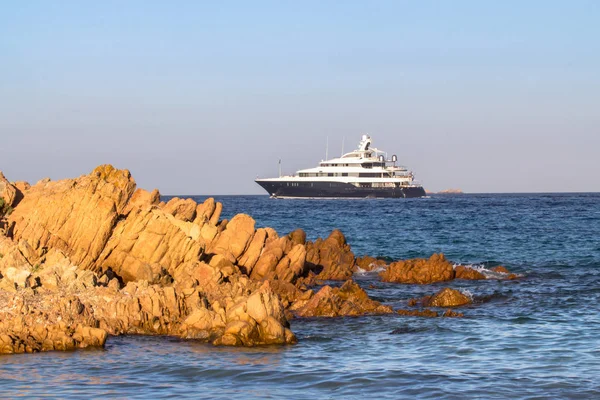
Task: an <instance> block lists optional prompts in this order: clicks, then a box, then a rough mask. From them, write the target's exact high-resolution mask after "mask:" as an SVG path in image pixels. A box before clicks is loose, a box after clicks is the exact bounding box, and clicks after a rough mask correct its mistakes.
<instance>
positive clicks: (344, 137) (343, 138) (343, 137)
mask: <svg viewBox="0 0 600 400" xmlns="http://www.w3.org/2000/svg"><path fill="white" fill-rule="evenodd" d="M345 140H346V136H342V156H343V155H344V141H345Z"/></svg>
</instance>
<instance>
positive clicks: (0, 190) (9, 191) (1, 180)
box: [0, 171, 18, 216]
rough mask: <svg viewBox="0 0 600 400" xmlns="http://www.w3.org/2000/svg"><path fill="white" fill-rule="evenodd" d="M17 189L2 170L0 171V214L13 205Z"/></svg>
mask: <svg viewBox="0 0 600 400" xmlns="http://www.w3.org/2000/svg"><path fill="white" fill-rule="evenodd" d="M17 192H18V189H17V188H15V187H14V186H13V185H12V184H11V183H10V182H9V181H8V180H7V179H6V178H5V177H4V174H3V173H2V171H0V203H1V204H0V216H1V215H2V214H3V211H4V209H8V207H11V206H13V205H14V203H15V200H16V199H17Z"/></svg>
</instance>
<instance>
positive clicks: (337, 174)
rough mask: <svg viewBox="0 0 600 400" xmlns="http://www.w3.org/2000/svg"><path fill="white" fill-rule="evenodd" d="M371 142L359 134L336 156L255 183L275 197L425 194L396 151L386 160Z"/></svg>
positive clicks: (259, 179) (410, 195)
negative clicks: (356, 140) (351, 146)
mask: <svg viewBox="0 0 600 400" xmlns="http://www.w3.org/2000/svg"><path fill="white" fill-rule="evenodd" d="M371 143H372V140H371V137H370V136H369V135H363V136H362V139H361V141H360V143H359V145H358V148H357V149H356V150H354V151H351V152H350V153H346V154H344V155H342V156H341V157H339V158H333V159H330V160H324V161H321V163H320V164H319V165H318V166H317V167H315V168H309V169H302V170H300V171H298V172H297V173H296V175H291V176H280V177H279V178H257V179H256V183H258V184H259V185H260V186H262V187H263V189H265V190H266V191H267V192H268V193H269V194H270V195H271V197H276V198H314V197H321V198H322V197H329V198H340V197H359V198H360V197H406V198H407V197H423V196H426V194H425V190H424V189H423V186H421V185H420V184H419V183H418V182H416V181H415V180H414V179H413V178H414V176H413V173H412V172H411V171H409V170H408V169H407V168H406V167H402V166H397V165H396V163H397V161H398V157H396V155H393V156H392V157H391V159H389V160H388V159H386V156H385V155H384V154H386V153H385V152H384V151H381V150H378V149H376V148H374V147H372V146H371ZM280 175H281V174H280Z"/></svg>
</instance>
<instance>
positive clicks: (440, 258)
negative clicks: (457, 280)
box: [379, 254, 455, 284]
mask: <svg viewBox="0 0 600 400" xmlns="http://www.w3.org/2000/svg"><path fill="white" fill-rule="evenodd" d="M379 276H380V277H381V280H382V281H384V282H396V283H419V284H428V283H435V282H443V281H449V280H452V279H454V276H455V273H454V268H453V267H452V264H451V263H450V262H449V261H448V260H446V257H444V255H443V254H433V255H432V256H431V257H430V258H429V259H423V258H415V259H411V260H405V261H397V262H394V263H391V264H390V265H389V266H388V268H387V269H386V270H384V271H382V272H380V273H379Z"/></svg>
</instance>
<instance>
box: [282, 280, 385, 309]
mask: <svg viewBox="0 0 600 400" xmlns="http://www.w3.org/2000/svg"><path fill="white" fill-rule="evenodd" d="M292 309H294V311H295V312H296V314H297V315H298V316H300V317H316V316H319V317H337V316H343V315H354V316H357V315H364V314H388V313H391V312H393V310H392V309H391V307H389V306H384V305H382V304H381V303H379V302H377V301H375V300H372V299H370V298H369V296H368V294H367V292H365V291H364V290H363V289H362V288H361V287H360V286H358V285H357V284H356V283H355V282H354V281H352V280H348V281H346V282H345V283H344V284H343V285H342V287H340V288H332V287H331V286H324V287H323V288H321V290H319V291H318V292H317V294H315V295H314V296H312V298H311V299H310V300H308V301H307V302H303V303H302V306H301V307H299V308H297V309H295V307H292Z"/></svg>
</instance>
